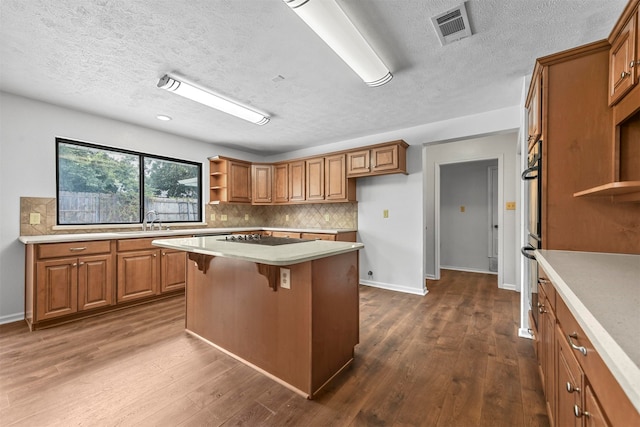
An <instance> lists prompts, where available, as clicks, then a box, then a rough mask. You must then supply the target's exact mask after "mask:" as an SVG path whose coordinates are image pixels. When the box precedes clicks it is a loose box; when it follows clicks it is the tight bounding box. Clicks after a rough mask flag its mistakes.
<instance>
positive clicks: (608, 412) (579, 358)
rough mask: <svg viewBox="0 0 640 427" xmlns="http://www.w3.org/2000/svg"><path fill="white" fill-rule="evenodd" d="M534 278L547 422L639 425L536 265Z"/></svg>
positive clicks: (630, 406)
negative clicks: (537, 277) (537, 274)
mask: <svg viewBox="0 0 640 427" xmlns="http://www.w3.org/2000/svg"><path fill="white" fill-rule="evenodd" d="M540 277H541V280H542V282H541V285H542V286H541V287H539V289H538V292H539V295H538V296H539V299H540V300H541V301H544V302H542V303H541V307H540V309H541V310H540V317H539V325H540V327H539V334H540V341H541V342H540V349H539V352H538V361H539V363H540V368H541V378H542V381H543V386H544V393H545V398H546V400H547V409H548V412H549V418H550V419H551V421H552V423H551V424H552V425H555V426H558V427H565V426H579V427H582V426H609V425H614V426H616V425H640V413H639V412H638V411H637V410H636V409H635V407H634V406H633V404H632V403H631V401H630V400H629V398H628V396H627V395H626V394H625V392H624V391H623V390H622V387H621V386H620V384H619V383H618V382H617V381H616V379H615V378H614V376H613V374H612V373H611V371H610V370H609V368H608V367H607V365H606V364H605V363H604V361H603V359H602V358H601V357H600V355H599V353H598V352H597V351H596V349H595V348H594V346H593V344H592V342H591V340H590V339H589V337H588V336H587V335H586V334H585V332H584V330H583V329H582V328H581V326H580V325H579V323H578V321H577V320H576V318H575V317H574V315H573V314H572V313H571V311H570V310H569V308H568V306H567V304H566V303H565V302H564V300H563V299H562V297H561V296H560V294H559V293H557V292H556V290H555V286H554V284H553V283H552V282H551V281H549V280H548V279H547V274H546V272H545V271H544V270H543V269H542V268H541V269H540ZM554 301H555V302H554ZM551 328H553V332H551Z"/></svg>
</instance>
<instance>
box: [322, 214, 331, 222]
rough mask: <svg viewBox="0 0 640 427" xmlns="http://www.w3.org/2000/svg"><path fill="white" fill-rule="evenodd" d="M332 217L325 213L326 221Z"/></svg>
mask: <svg viewBox="0 0 640 427" xmlns="http://www.w3.org/2000/svg"><path fill="white" fill-rule="evenodd" d="M330 219H331V217H330V216H329V214H324V220H325V221H326V222H329V220H330Z"/></svg>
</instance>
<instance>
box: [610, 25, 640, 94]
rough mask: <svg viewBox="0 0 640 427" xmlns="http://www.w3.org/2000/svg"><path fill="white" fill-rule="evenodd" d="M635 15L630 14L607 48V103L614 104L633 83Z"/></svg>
mask: <svg viewBox="0 0 640 427" xmlns="http://www.w3.org/2000/svg"><path fill="white" fill-rule="evenodd" d="M636 17H637V13H636V14H634V15H632V16H631V18H630V19H629V21H628V22H627V24H626V25H625V26H624V28H622V31H620V34H618V36H617V37H616V38H615V39H614V40H613V43H612V45H611V49H610V50H609V105H613V104H615V103H616V102H617V101H618V100H620V98H622V97H623V96H624V95H625V94H626V93H627V92H628V91H629V90H630V89H631V88H632V87H633V86H634V85H635V84H636V73H635V70H633V69H632V67H633V66H635V61H636Z"/></svg>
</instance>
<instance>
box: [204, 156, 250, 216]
mask: <svg viewBox="0 0 640 427" xmlns="http://www.w3.org/2000/svg"><path fill="white" fill-rule="evenodd" d="M209 203H214V204H215V203H251V163H249V162H244V161H242V160H236V159H230V158H227V157H222V156H215V157H211V158H209Z"/></svg>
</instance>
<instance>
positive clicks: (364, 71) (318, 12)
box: [283, 0, 393, 86]
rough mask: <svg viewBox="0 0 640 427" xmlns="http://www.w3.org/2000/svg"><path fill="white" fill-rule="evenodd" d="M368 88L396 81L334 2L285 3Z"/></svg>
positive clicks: (304, 0) (292, 0)
mask: <svg viewBox="0 0 640 427" xmlns="http://www.w3.org/2000/svg"><path fill="white" fill-rule="evenodd" d="M283 1H284V2H285V3H286V4H287V5H288V6H289V7H290V8H291V9H293V10H294V12H296V14H298V16H299V17H300V18H301V19H302V20H303V21H304V22H305V23H306V24H307V25H308V26H309V27H311V29H312V30H313V31H315V32H316V34H318V36H320V38H321V39H322V40H324V42H325V43H326V44H328V45H329V47H330V48H331V49H333V50H334V52H335V53H337V54H338V56H339V57H340V58H342V60H343V61H344V62H346V63H347V65H348V66H349V67H351V68H352V69H353V71H355V72H356V74H358V75H359V76H360V78H362V80H364V82H365V83H366V84H367V85H369V86H381V85H383V84H385V83H387V82H388V81H389V80H391V79H392V78H393V75H392V74H391V72H390V71H389V69H388V68H387V66H386V65H384V63H383V62H382V60H381V59H380V58H379V57H378V55H377V54H376V53H375V51H374V50H373V49H372V48H371V46H369V43H367V41H366V40H365V38H364V37H363V36H362V34H360V32H359V31H358V29H357V28H356V27H355V26H354V25H353V23H352V22H351V20H350V19H349V17H348V16H347V15H346V14H345V13H344V11H343V10H342V8H340V6H339V5H338V4H337V3H336V2H335V0H283Z"/></svg>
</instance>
